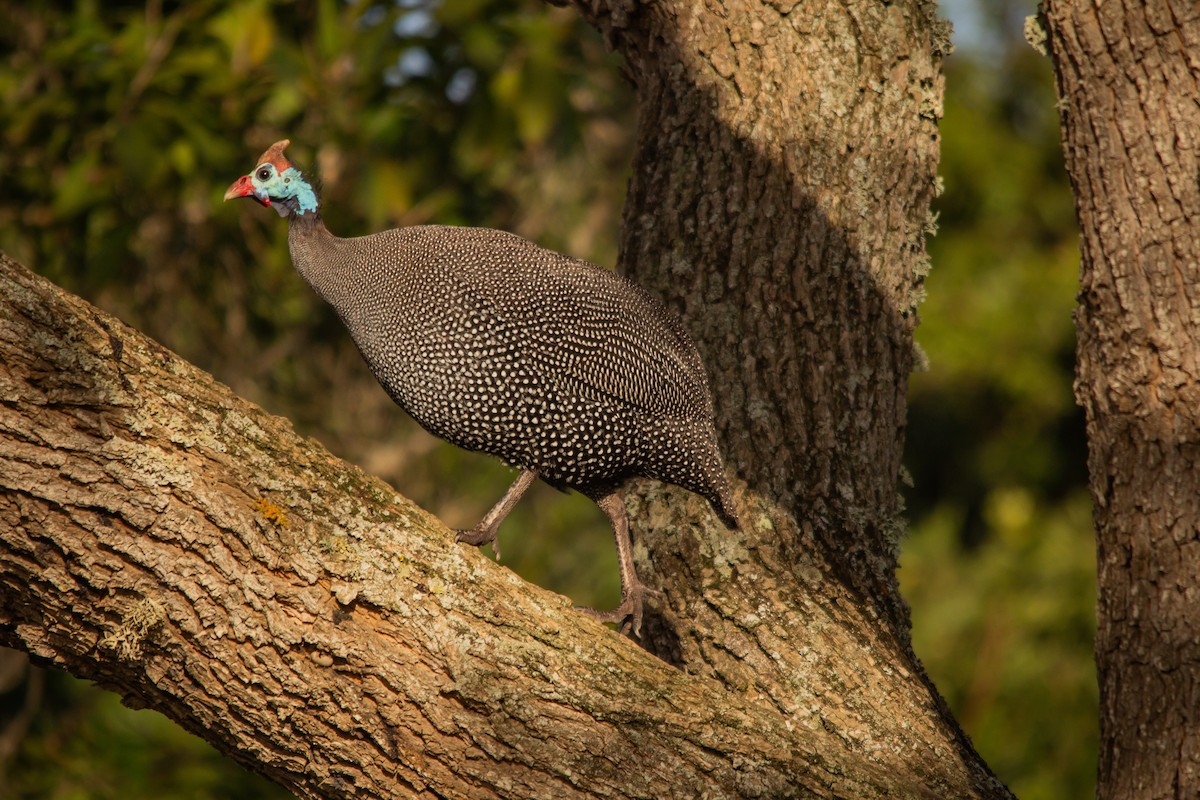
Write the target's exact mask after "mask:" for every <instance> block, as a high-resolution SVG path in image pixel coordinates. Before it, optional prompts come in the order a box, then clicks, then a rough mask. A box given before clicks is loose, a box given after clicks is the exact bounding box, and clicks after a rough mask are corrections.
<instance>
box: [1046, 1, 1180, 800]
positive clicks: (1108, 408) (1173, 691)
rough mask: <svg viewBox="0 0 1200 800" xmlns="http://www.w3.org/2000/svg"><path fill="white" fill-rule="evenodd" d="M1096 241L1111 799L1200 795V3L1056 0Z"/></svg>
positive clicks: (1090, 230) (1095, 368)
mask: <svg viewBox="0 0 1200 800" xmlns="http://www.w3.org/2000/svg"><path fill="white" fill-rule="evenodd" d="M1043 19H1044V22H1045V24H1046V28H1047V30H1048V33H1049V39H1048V45H1049V51H1050V55H1051V57H1052V58H1053V61H1054V67H1055V72H1056V74H1057V78H1058V95H1059V103H1060V107H1061V110H1062V125H1063V145H1064V149H1065V151H1066V161H1067V169H1068V170H1069V172H1070V175H1071V181H1072V184H1073V185H1074V189H1075V203H1076V209H1077V213H1078V216H1079V223H1080V228H1081V230H1082V237H1083V238H1082V248H1083V264H1082V273H1081V290H1080V307H1079V310H1078V313H1077V316H1076V323H1077V330H1078V337H1079V343H1078V359H1079V361H1078V363H1079V367H1078V377H1077V381H1076V395H1077V397H1078V400H1079V402H1080V404H1082V405H1083V407H1084V409H1085V410H1086V412H1087V428H1088V443H1089V471H1090V474H1091V489H1092V497H1093V500H1094V503H1095V523H1096V540H1097V554H1098V558H1099V586H1098V589H1099V606H1098V616H1099V619H1098V625H1097V635H1096V665H1097V668H1098V674H1099V681H1100V775H1099V795H1100V797H1104V798H1139V799H1144V798H1160V797H1161V798H1182V797H1196V796H1198V795H1200V637H1198V636H1197V633H1196V631H1197V629H1198V626H1200V183H1198V182H1197V177H1198V176H1200V140H1198V138H1197V137H1198V136H1200V60H1198V59H1200V55H1198V54H1200V6H1197V5H1196V3H1195V2H1194V0H1174V1H1173V2H1170V1H1168V0H1151V2H1148V3H1141V2H1138V3H1133V2H1109V3H1091V2H1079V0H1050V2H1047V3H1046V4H1045V9H1044V17H1043Z"/></svg>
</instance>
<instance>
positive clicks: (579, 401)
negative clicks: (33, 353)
mask: <svg viewBox="0 0 1200 800" xmlns="http://www.w3.org/2000/svg"><path fill="white" fill-rule="evenodd" d="M286 145H287V142H286V141H284V142H280V143H277V144H276V145H274V146H273V147H272V148H271V149H270V150H268V151H267V152H266V153H264V154H263V156H262V157H261V158H260V159H259V161H258V166H257V167H255V170H254V172H252V173H251V174H249V175H247V176H245V177H243V178H241V179H239V180H238V181H237V182H235V183H234V184H233V186H231V187H230V189H229V191H228V192H227V193H226V199H230V198H232V197H252V198H254V199H256V200H258V201H259V202H260V203H263V204H264V205H269V206H272V207H274V208H275V209H276V210H277V211H278V212H279V213H280V214H281V215H282V216H284V217H286V218H287V219H289V222H290V225H289V233H288V243H289V246H290V249H291V253H292V260H293V262H294V263H295V265H296V269H297V270H298V271H299V272H300V274H301V275H302V276H303V277H304V279H305V280H306V281H307V282H308V283H309V284H310V285H311V286H312V287H313V289H315V290H316V292H317V293H318V294H319V295H321V297H322V298H324V299H325V300H326V301H327V302H328V303H329V304H330V305H332V306H333V308H334V309H335V310H336V311H337V313H338V315H339V316H340V317H341V319H342V322H343V323H345V325H346V328H347V329H348V330H349V331H350V334H351V336H352V337H353V338H354V342H355V344H357V345H358V349H359V351H360V352H361V353H362V355H363V358H365V359H366V361H367V364H368V365H369V366H370V368H371V371H372V372H373V373H374V375H375V377H376V378H377V379H378V380H379V383H380V384H381V385H382V386H383V388H384V389H385V390H387V392H388V394H389V395H390V396H391V397H392V399H393V400H395V401H396V403H397V404H398V405H400V407H401V408H403V409H404V410H405V411H407V412H408V413H409V414H410V415H411V416H412V417H413V419H415V420H416V421H417V422H418V423H420V424H421V425H422V426H423V427H424V428H425V429H427V430H428V431H430V432H431V433H433V434H434V435H436V436H439V437H441V438H443V439H446V440H447V441H450V442H452V443H454V444H456V445H459V446H460V447H464V448H467V449H469V450H479V451H482V452H485V453H490V454H492V455H494V456H497V457H499V458H500V459H502V460H504V461H506V462H507V463H509V464H511V465H513V466H515V467H518V468H520V469H521V470H522V472H521V476H520V477H518V479H517V481H516V483H514V484H513V486H512V488H510V490H509V491H508V492H507V493H506V494H505V496H504V498H502V499H501V501H500V502H499V503H498V504H497V505H496V507H495V508H493V509H492V511H491V512H489V514H488V516H487V517H485V518H484V520H483V521H482V522H481V523H480V525H479V526H477V527H476V528H475V529H473V530H472V531H463V532H460V534H459V539H460V541H468V542H471V543H473V544H482V543H484V542H488V541H492V542H493V544H495V535H496V529H497V528H498V527H499V525H500V522H501V521H503V519H504V517H505V516H506V515H507V513H508V511H509V510H511V508H512V506H513V505H515V503H516V501H517V499H519V497H520V495H521V494H522V493H523V492H524V491H525V489H526V488H528V486H529V485H530V484H531V483H532V481H533V478H534V477H540V478H542V479H543V480H545V481H547V482H548V483H550V484H552V485H555V486H558V487H560V488H564V489H575V490H578V491H580V492H582V493H583V494H585V495H587V496H588V497H590V498H592V499H593V500H595V501H596V502H597V504H598V505H600V507H601V508H602V509H603V510H604V511H605V513H607V514H608V516H609V518H610V520H611V521H612V523H613V527H614V532H615V534H616V537H617V547H618V554H619V555H620V558H621V573H622V576H621V577H622V604H621V606H620V607H618V609H617V610H616V611H615V612H612V613H611V614H600V615H597V616H599V617H600V618H602V619H606V620H616V621H622V620H625V619H628V620H629V621H630V622H631V624H632V626H633V628H634V629H635V630H637V628H638V627H640V621H641V614H642V600H643V595H644V594H645V592H646V591H647V590H646V589H645V587H644V586H642V584H641V583H640V581H638V579H637V576H636V573H634V572H633V563H632V552H631V550H632V548H631V547H630V544H629V535H628V529H627V522H626V520H625V511H624V505H623V503H622V502H620V496H619V491H620V489H621V487H622V486H623V485H624V484H625V483H626V482H627V481H628V480H629V479H630V478H633V477H638V476H644V477H651V478H657V479H659V480H662V481H666V482H668V483H672V484H676V485H678V486H682V487H684V488H686V489H689V490H691V491H693V492H695V493H697V494H700V495H701V496H703V497H705V498H707V499H708V500H709V501H710V502H711V503H712V505H713V508H714V509H715V510H716V511H717V513H718V515H719V516H720V517H721V519H722V520H723V521H724V522H725V523H726V524H727V525H730V526H733V527H736V525H737V518H736V515H735V513H734V511H733V506H732V503H731V501H730V497H729V486H728V482H727V481H726V478H725V473H724V470H723V467H722V464H721V457H720V452H719V451H718V449H717V444H716V435H715V431H714V429H713V422H712V401H711V398H710V396H709V391H708V384H707V380H706V378H705V373H704V368H703V365H702V364H701V362H700V358H699V355H698V354H697V352H696V348H695V346H694V345H693V344H692V343H691V341H690V339H689V338H688V336H687V334H686V333H685V332H684V330H683V327H682V324H681V323H680V321H679V320H678V318H676V317H675V316H674V315H673V314H671V313H670V312H669V311H667V309H666V308H665V307H664V306H663V305H662V304H661V303H659V302H658V301H656V300H655V299H654V298H652V297H650V296H649V295H648V294H647V293H646V292H645V291H643V290H642V289H641V288H639V287H638V286H636V285H634V284H632V283H630V282H629V281H627V280H625V279H624V278H622V277H620V276H618V275H616V274H615V273H612V272H609V271H608V270H604V269H602V268H600V267H597V266H595V265H594V264H590V263H588V262H586V261H581V260H578V259H573V258H569V257H567V256H564V255H561V254H559V253H555V252H553V251H550V250H546V249H544V248H542V247H539V246H537V245H535V244H533V243H532V242H529V241H527V240H525V239H522V238H520V237H518V236H514V235H512V234H509V233H504V232H501V231H495V230H490V229H487V228H460V227H448V226H439V225H427V226H416V227H409V228H400V229H396V230H389V231H384V232H382V233H376V234H373V235H370V236H362V237H357V238H350V239H342V238H339V237H336V236H334V235H333V234H331V233H330V232H329V231H328V230H327V229H326V228H325V226H324V224H323V223H322V222H321V219H320V216H319V214H318V213H317V202H316V197H315V194H314V193H313V192H312V189H311V187H310V186H309V184H308V183H307V181H305V180H304V179H303V176H302V174H301V173H300V171H299V170H298V169H296V167H295V166H294V165H292V164H291V163H290V162H289V161H288V160H287V159H286V157H285V156H284V155H283V149H284V147H286Z"/></svg>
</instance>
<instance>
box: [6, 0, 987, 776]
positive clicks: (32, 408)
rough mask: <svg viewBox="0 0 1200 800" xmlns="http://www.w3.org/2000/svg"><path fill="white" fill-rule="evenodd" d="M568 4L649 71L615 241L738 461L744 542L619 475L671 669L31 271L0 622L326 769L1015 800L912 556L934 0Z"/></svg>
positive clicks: (103, 674) (263, 745) (204, 720)
mask: <svg viewBox="0 0 1200 800" xmlns="http://www.w3.org/2000/svg"><path fill="white" fill-rule="evenodd" d="M578 5H579V7H580V9H581V11H582V12H583V13H584V14H585V15H586V16H587V17H588V18H589V19H590V20H591V21H592V22H593V23H594V24H596V25H597V26H598V27H599V28H600V29H601V30H602V31H603V32H604V33H605V34H606V35H607V36H608V38H609V40H610V41H611V42H612V43H613V44H614V46H616V47H617V48H619V49H620V50H621V51H622V52H623V53H624V54H625V55H626V57H627V60H628V69H629V73H630V75H631V77H632V78H633V80H634V82H635V83H636V84H637V87H638V91H639V126H640V127H639V138H638V150H637V154H636V157H635V164H634V179H633V181H632V183H631V186H630V199H629V203H628V206H627V210H626V216H625V223H624V232H623V242H622V245H623V251H624V255H623V267H624V269H625V270H626V271H628V272H629V273H631V274H632V275H633V276H634V278H635V279H636V280H638V281H639V282H641V283H642V284H644V285H646V286H647V287H648V288H649V289H650V290H651V291H653V292H654V293H655V294H658V295H659V296H662V297H664V298H665V299H667V300H668V301H669V302H671V303H672V304H673V305H675V306H676V307H677V308H678V309H679V310H680V311H681V313H682V314H683V315H684V316H685V318H686V320H687V321H688V323H689V326H690V328H691V330H692V332H693V334H694V335H695V337H696V339H697V341H698V344H699V345H700V347H701V350H702V352H703V354H704V356H705V358H706V363H707V364H708V365H709V367H710V370H711V375H712V377H713V384H714V389H715V391H714V394H715V396H716V397H715V400H716V404H717V408H718V416H719V427H720V430H721V432H722V436H723V439H724V449H725V452H726V456H727V459H728V461H729V464H730V465H731V467H732V468H734V469H735V471H736V473H737V477H738V478H739V479H740V480H739V481H738V483H739V491H738V502H739V505H740V511H741V513H742V519H743V526H744V530H743V531H742V532H741V533H740V534H737V535H734V534H731V533H729V532H727V531H725V530H724V529H723V528H722V527H721V526H720V525H719V523H717V522H716V521H715V520H713V519H711V518H710V516H709V512H708V510H707V508H706V507H705V506H704V505H703V503H702V501H700V500H699V499H697V498H695V497H692V496H689V495H687V494H686V493H683V492H678V491H674V490H667V489H664V488H663V487H661V486H657V485H644V486H642V488H640V489H639V490H638V491H637V492H636V493H635V494H634V495H633V496H632V498H631V500H630V504H631V506H632V510H633V512H634V527H635V529H636V532H635V535H636V536H638V537H639V542H638V557H639V561H640V564H639V569H640V571H641V574H642V577H643V579H644V580H646V581H647V582H648V583H649V584H650V585H652V586H657V587H661V588H662V589H663V590H664V594H665V596H664V599H663V601H662V603H661V604H660V605H659V606H658V608H657V609H656V610H654V611H653V615H652V616H653V618H652V619H649V620H648V621H647V629H648V636H647V641H646V646H647V647H648V648H649V649H650V650H651V651H652V652H653V653H655V654H657V655H659V656H660V657H661V658H662V659H664V660H665V661H667V662H669V663H670V664H673V665H675V666H677V667H679V669H676V668H674V667H672V666H668V665H667V664H664V663H663V661H660V660H658V659H655V658H653V657H652V656H650V655H649V654H647V653H645V652H642V651H640V650H638V649H637V648H635V647H633V646H631V645H630V644H629V643H628V642H625V641H621V640H619V639H618V638H617V637H615V636H613V635H612V634H611V633H606V632H605V631H604V630H602V629H600V628H599V627H597V626H596V625H594V624H593V623H591V622H589V621H587V620H585V619H583V618H582V617H580V616H579V615H578V614H576V613H575V612H573V611H571V610H570V608H569V607H568V603H567V602H566V601H565V600H564V599H562V598H558V597H555V596H553V595H550V594H548V593H546V592H542V591H540V590H538V589H536V588H534V587H530V586H527V585H525V584H523V583H521V582H520V581H519V580H517V579H515V578H513V577H512V576H511V575H510V574H509V573H507V571H505V570H504V569H503V568H502V567H498V566H495V565H493V564H491V563H490V562H488V561H486V560H485V559H483V558H481V557H478V556H477V555H476V554H473V553H471V552H470V551H469V550H464V549H463V548H461V547H457V546H455V545H453V544H452V542H451V537H450V536H449V534H448V532H447V531H445V530H444V529H443V528H442V527H441V526H440V525H439V524H438V523H436V521H434V520H432V519H431V518H429V517H428V516H426V515H425V514H424V513H423V512H421V511H419V510H418V509H415V508H413V507H412V506H410V505H409V504H407V503H406V502H405V501H403V500H402V499H401V498H398V497H396V496H395V495H394V493H393V492H392V491H391V490H390V489H389V488H388V487H386V486H384V485H383V484H381V483H380V482H378V481H376V480H374V479H371V478H369V477H367V476H364V475H362V474H361V473H360V472H358V471H356V470H354V469H353V468H351V467H347V466H346V465H343V464H340V463H338V462H336V460H334V459H332V458H331V457H330V456H329V455H328V454H326V453H325V452H324V451H323V450H321V449H320V448H319V447H318V446H316V445H314V444H313V443H311V442H304V441H300V440H298V439H297V438H296V437H295V434H294V433H293V432H292V431H291V429H290V428H289V427H288V426H287V424H286V423H284V422H282V421H279V420H276V419H274V418H271V417H269V416H268V415H265V414H264V413H262V412H261V411H260V410H258V409H255V408H253V407H251V406H248V405H246V404H244V403H242V402H241V401H239V400H237V399H236V398H234V397H232V396H230V395H229V394H228V393H227V392H226V391H225V390H223V389H222V388H221V387H220V386H218V385H217V384H215V383H213V382H212V380H211V379H210V378H208V377H207V376H205V375H203V374H201V373H198V372H197V371H195V370H194V369H193V368H191V367H189V366H187V365H185V364H183V363H181V362H179V361H178V360H177V359H175V358H174V357H173V356H171V355H170V354H169V353H166V352H165V351H163V350H162V349H161V348H159V347H157V346H156V345H154V344H153V343H151V342H148V341H146V340H144V339H143V338H141V337H140V336H138V335H137V334H136V332H134V331H131V330H129V329H127V328H124V327H123V326H121V325H120V323H118V322H116V321H114V320H111V319H109V318H107V317H105V316H104V315H103V314H101V313H99V312H97V311H95V310H94V309H91V308H89V307H87V306H85V305H83V304H82V303H81V302H80V301H78V300H76V299H73V298H68V297H63V296H62V295H60V294H58V293H56V292H55V291H54V290H53V289H51V288H50V287H47V286H46V285H44V284H43V283H41V282H39V281H37V280H36V279H33V278H32V277H30V276H28V275H27V274H26V273H24V272H23V271H22V270H20V269H19V268H17V267H16V266H14V265H12V264H11V263H6V264H5V274H6V275H7V276H8V277H7V278H6V286H5V287H4V289H3V290H0V295H3V296H5V297H7V298H8V299H7V300H6V301H4V302H6V303H8V304H9V305H11V308H4V309H0V326H2V327H0V347H3V348H4V350H5V352H3V353H0V363H2V364H4V365H5V366H4V368H3V371H2V372H0V414H3V416H2V417H0V435H2V436H3V437H4V439H3V441H2V442H0V454H2V455H0V459H3V460H0V492H2V494H0V531H2V532H3V545H2V546H0V592H2V594H0V643H9V644H13V645H14V646H19V647H23V648H25V649H27V650H29V651H30V652H32V653H34V654H35V655H37V656H38V657H40V658H42V659H45V660H47V661H50V662H52V663H56V664H59V665H62V666H64V667H66V668H68V669H70V670H71V671H73V672H75V673H76V674H81V675H85V676H87V677H91V678H94V679H97V680H99V681H101V682H102V683H103V684H105V685H107V686H110V687H112V688H114V689H116V690H118V691H121V692H122V693H123V694H124V695H125V696H126V698H127V699H128V700H129V701H130V702H133V703H140V704H152V705H154V706H155V707H157V708H159V709H160V710H162V711H164V712H165V713H167V714H168V715H170V716H171V717H172V718H174V719H177V720H179V721H180V722H181V723H182V724H184V725H185V726H186V727H188V728H189V729H190V730H193V731H194V732H196V733H198V734H200V735H202V736H204V737H205V738H207V739H209V740H210V741H213V742H214V743H215V744H217V746H218V747H219V748H221V749H222V750H225V751H226V752H230V753H232V754H234V755H235V757H237V758H239V759H240V760H241V761H242V762H243V763H246V764H247V765H248V766H250V767H251V768H252V769H255V770H257V771H259V772H262V773H264V774H266V775H268V776H269V777H272V778H274V779H276V780H278V781H279V782H280V783H282V784H284V785H285V786H288V787H289V788H291V789H293V790H294V791H296V792H297V793H299V794H301V795H304V796H314V797H315V796H342V795H350V794H353V795H354V796H356V797H371V796H385V795H389V794H397V793H406V792H411V793H414V794H420V793H426V794H428V795H430V796H436V795H450V796H479V797H487V796H510V797H518V796H520V797H526V796H528V797H534V796H555V797H559V796H573V795H579V796H586V795H593V794H594V795H604V794H608V795H617V796H631V797H666V796H681V797H684V796H688V797H690V796H766V797H778V796H814V797H855V798H870V797H882V796H905V797H909V796H929V797H1005V796H1008V795H1007V792H1006V791H1005V789H1004V788H1003V787H1002V786H1000V785H999V783H998V782H997V781H996V780H995V778H994V777H993V776H992V775H991V774H990V772H989V771H988V770H987V767H986V766H985V765H984V764H983V763H982V762H981V761H980V760H979V758H978V756H977V755H976V754H975V753H974V751H973V750H972V749H971V747H970V744H969V743H968V742H967V741H966V738H965V737H964V736H963V735H962V733H961V732H960V731H959V729H958V727H957V725H956V724H955V723H954V721H953V719H952V718H951V717H950V715H949V713H948V712H947V711H946V709H945V706H944V704H943V703H942V702H941V700H940V698H939V697H938V696H937V693H936V691H934V690H933V688H932V686H931V685H930V684H929V682H928V680H927V679H926V678H925V676H924V673H923V671H922V669H921V667H920V664H919V663H918V662H917V660H916V659H915V657H914V656H913V654H912V652H911V648H910V646H909V643H908V633H907V625H908V621H907V611H906V609H905V607H904V605H903V602H902V601H901V599H900V597H899V594H898V591H897V587H896V583H895V578H894V570H895V559H896V549H897V542H898V537H899V535H900V531H901V529H902V524H901V522H900V520H899V514H900V508H899V501H898V495H897V479H898V472H899V465H900V456H901V451H902V445H903V426H904V394H905V389H906V385H907V377H908V373H909V371H910V368H911V365H912V347H913V343H912V328H913V325H914V321H915V317H914V311H915V306H916V304H917V302H918V299H919V295H920V291H921V288H920V284H921V281H922V276H923V274H924V270H925V265H926V261H925V253H924V243H923V238H924V235H925V232H926V229H927V227H928V219H927V214H928V205H929V202H930V200H931V198H932V197H933V194H934V190H935V189H934V187H935V168H936V160H937V129H936V118H937V116H938V115H939V113H940V102H941V78H940V75H939V71H938V69H939V59H940V55H941V53H942V50H943V49H944V48H945V46H946V32H945V31H944V30H943V28H942V27H941V26H940V25H939V24H938V23H937V21H936V19H935V17H934V9H933V5H932V4H928V3H922V2H915V1H913V2H897V3H891V4H881V3H877V2H868V1H867V0H844V1H843V2H822V3H811V4H803V5H800V4H795V3H783V4H781V3H774V4H768V3H764V4H741V3H737V2H730V3H727V4H721V3H716V2H710V3H706V4H684V3H675V2H654V3H636V2H619V1H614V2H612V3H602V2H599V0H597V1H596V2H585V1H584V0H581V2H579V3H578ZM285 520H286V521H285Z"/></svg>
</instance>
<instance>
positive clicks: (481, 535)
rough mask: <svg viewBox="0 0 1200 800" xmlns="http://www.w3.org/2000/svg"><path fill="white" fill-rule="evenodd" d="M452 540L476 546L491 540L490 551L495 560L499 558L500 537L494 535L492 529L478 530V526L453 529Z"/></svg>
mask: <svg viewBox="0 0 1200 800" xmlns="http://www.w3.org/2000/svg"><path fill="white" fill-rule="evenodd" d="M454 541H456V542H465V543H467V544H473V545H475V546H476V547H479V546H481V545H485V544H487V543H488V542H491V543H492V552H493V553H495V554H496V560H497V561H499V560H500V537H499V536H497V535H496V532H495V531H494V530H492V531H487V530H480V529H479V528H472V529H471V530H469V531H455V532H454Z"/></svg>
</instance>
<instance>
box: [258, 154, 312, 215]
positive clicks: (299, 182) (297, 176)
mask: <svg viewBox="0 0 1200 800" xmlns="http://www.w3.org/2000/svg"><path fill="white" fill-rule="evenodd" d="M250 183H251V185H253V186H254V196H255V197H257V198H258V199H259V200H262V201H264V202H268V201H274V202H276V203H278V204H279V206H278V207H276V208H275V210H276V211H278V212H279V215H280V216H287V214H288V212H293V213H295V214H297V215H299V216H304V215H305V214H306V213H308V212H309V211H312V212H314V213H315V212H316V210H317V193H316V192H314V191H313V189H312V187H311V186H309V185H308V181H306V180H304V176H303V175H302V174H301V173H300V170H298V169H296V168H295V167H291V166H289V167H288V168H287V169H285V170H284V171H283V172H279V171H278V170H277V169H275V165H274V164H259V165H258V166H257V167H255V168H254V172H252V173H251V174H250ZM268 204H270V203H269V202H268Z"/></svg>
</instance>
